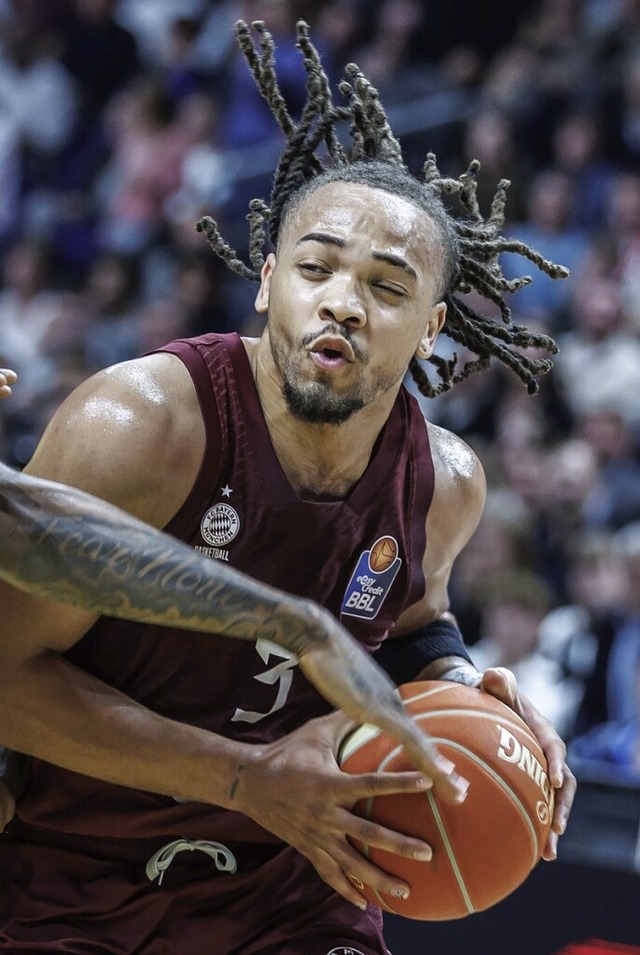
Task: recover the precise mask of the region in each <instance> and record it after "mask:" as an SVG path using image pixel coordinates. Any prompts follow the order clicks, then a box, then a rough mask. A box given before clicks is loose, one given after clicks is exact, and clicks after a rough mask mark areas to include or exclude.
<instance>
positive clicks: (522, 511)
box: [450, 482, 533, 645]
mask: <svg viewBox="0 0 640 955" xmlns="http://www.w3.org/2000/svg"><path fill="white" fill-rule="evenodd" d="M491 484H493V482H491ZM530 543H531V524H530V515H529V513H528V511H527V508H526V506H525V504H524V502H523V501H522V499H521V498H520V497H519V496H518V495H517V494H515V493H513V492H512V491H510V490H496V489H495V487H492V489H491V490H490V491H489V493H488V495H487V501H486V504H485V509H484V512H483V514H482V518H481V519H480V523H479V525H478V527H477V528H476V531H475V533H474V535H473V537H472V538H471V540H470V541H469V543H468V544H467V545H466V547H465V548H464V550H463V551H462V553H461V554H460V556H459V558H458V561H457V564H456V566H455V567H454V570H453V574H452V578H451V583H450V592H451V606H452V609H453V612H454V613H455V615H456V619H457V620H458V621H459V623H460V626H461V627H464V631H465V639H466V641H467V643H469V644H470V645H475V644H476V643H477V641H478V640H479V639H480V636H481V612H482V608H481V605H480V602H479V597H480V594H479V591H478V589H477V581H478V580H484V578H485V576H489V577H491V576H493V575H497V574H500V573H502V572H503V571H506V570H508V569H510V568H528V569H530V567H531V561H532V558H533V555H532V553H531V550H530Z"/></svg>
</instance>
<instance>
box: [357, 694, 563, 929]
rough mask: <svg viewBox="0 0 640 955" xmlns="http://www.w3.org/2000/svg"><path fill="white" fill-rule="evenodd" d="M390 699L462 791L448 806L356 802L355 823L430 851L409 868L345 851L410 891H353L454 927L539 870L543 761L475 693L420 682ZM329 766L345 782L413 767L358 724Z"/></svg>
mask: <svg viewBox="0 0 640 955" xmlns="http://www.w3.org/2000/svg"><path fill="white" fill-rule="evenodd" d="M399 692H400V695H401V697H402V700H403V702H404V705H405V708H406V709H407V710H408V711H409V713H411V714H412V716H413V719H414V720H415V721H416V722H417V723H418V724H419V726H420V727H421V728H422V729H424V731H425V733H428V734H429V735H430V736H431V737H432V738H433V740H434V742H435V743H436V745H437V747H438V750H439V752H440V753H441V754H442V755H443V756H446V757H447V758H448V759H450V760H451V761H452V762H453V763H455V765H456V770H457V771H458V772H459V773H460V775H461V776H464V778H465V779H467V780H469V784H470V785H469V790H468V792H467V798H466V799H465V801H464V802H463V803H462V804H460V805H456V806H452V805H449V804H447V803H445V802H443V801H442V800H439V799H438V798H437V797H436V796H435V795H434V793H433V792H432V791H431V790H427V791H426V792H425V793H416V794H398V795H392V796H377V797H374V798H372V799H368V800H361V801H360V802H359V803H357V804H356V806H355V807H354V812H355V813H356V814H357V815H360V816H363V817H365V818H367V819H371V820H374V821H375V822H378V823H380V824H381V825H384V826H387V827H388V828H390V829H394V830H395V831H397V832H403V833H405V834H407V835H411V836H415V837H417V838H419V839H423V840H424V841H425V842H427V843H428V845H430V846H431V848H432V850H433V858H432V859H431V861H430V862H418V861H415V860H412V859H408V858H404V857H401V856H398V855H395V854H393V853H389V852H386V851H384V850H382V849H378V848H376V847H375V846H366V845H362V844H361V843H355V842H354V844H355V845H356V846H357V848H358V849H359V850H360V851H361V852H363V854H364V855H366V856H367V857H368V858H369V859H370V860H371V861H372V862H373V863H374V864H375V865H377V866H379V867H380V868H381V869H384V870H386V871H387V872H390V873H392V874H393V875H396V876H398V877H399V878H402V879H405V880H406V882H407V883H408V885H409V886H410V887H411V894H410V895H409V898H408V899H406V900H405V901H402V900H400V899H396V898H395V896H390V895H384V896H383V895H380V894H379V893H378V892H376V891H375V890H374V889H372V888H371V887H370V886H367V885H365V886H364V888H363V889H362V891H363V893H364V895H365V896H366V897H367V898H368V899H369V901H370V902H373V903H374V904H376V905H378V906H379V907H380V908H382V909H385V910H386V911H387V912H394V913H396V914H397V915H403V916H405V917H406V918H412V919H424V920H431V921H440V920H446V919H459V918H463V917H465V916H467V915H471V914H472V913H474V912H481V911H483V910H484V909H488V908H490V907H491V906H492V905H495V904H496V903H497V902H500V901H501V900H502V899H504V898H506V896H508V895H510V894H511V893H512V892H513V891H514V890H515V889H516V888H517V887H518V886H519V885H521V884H522V882H524V880H525V879H526V878H527V876H528V875H529V874H530V873H531V871H532V870H533V868H534V867H535V866H536V865H537V863H538V862H539V860H540V858H541V855H542V851H543V849H544V846H545V843H546V840H547V836H548V834H549V830H550V827H551V817H552V814H553V789H552V787H551V786H550V784H549V779H548V775H547V764H546V760H545V757H544V754H543V752H542V750H541V748H540V745H539V743H538V741H537V740H536V738H535V736H534V735H533V734H532V732H531V730H530V729H529V727H528V726H527V724H526V723H525V722H524V720H522V719H520V717H519V716H518V715H517V714H516V713H514V711H513V710H511V709H510V708H509V707H508V706H506V705H505V704H504V703H501V702H500V701H499V700H497V699H495V697H492V696H491V695H490V694H488V693H485V692H483V691H482V690H479V689H476V688H475V687H468V686H462V685H461V684H458V683H448V682H446V681H424V682H414V683H406V684H404V685H403V686H401V687H400V688H399ZM338 762H339V764H340V766H341V768H342V769H343V771H345V772H348V773H368V772H390V771H401V770H409V769H413V768H414V767H413V766H412V765H411V764H410V763H409V761H408V760H407V758H406V757H405V755H404V752H403V750H402V747H401V746H400V745H399V744H398V743H397V742H396V741H395V740H394V739H393V738H392V737H391V736H390V735H389V734H387V733H384V732H382V731H381V730H379V729H378V728H377V727H375V726H371V725H367V724H365V725H363V726H360V727H358V728H356V729H355V730H353V731H352V732H351V733H349V734H348V735H347V736H346V737H345V739H344V740H343V741H342V745H341V747H340V752H339V754H338ZM359 887H360V886H359Z"/></svg>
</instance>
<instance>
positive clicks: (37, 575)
mask: <svg viewBox="0 0 640 955" xmlns="http://www.w3.org/2000/svg"><path fill="white" fill-rule="evenodd" d="M16 380H17V376H16V374H15V372H13V371H11V370H9V369H6V368H1V369H0V399H2V398H7V397H9V396H10V395H11V385H13V384H15V382H16ZM0 541H2V546H1V548H0V578H2V579H3V580H6V581H8V582H9V583H11V584H13V585H14V586H15V587H19V588H20V589H21V590H26V591H27V592H29V593H32V594H36V595H38V596H46V597H52V598H54V599H56V600H62V601H65V602H70V603H73V604H77V605H79V606H82V607H85V608H87V609H90V610H93V611H95V612H99V613H102V614H109V615H110V616H114V617H119V618H120V617H121V618H124V619H127V620H136V621H139V622H143V623H153V624H159V625H171V626H172V627H184V628H185V629H189V630H195V631H205V632H210V633H218V634H221V633H225V634H226V635H227V636H229V637H236V638H239V639H244V640H254V641H255V640H256V639H257V638H258V636H260V637H262V638H263V639H265V640H266V639H270V640H272V641H273V642H274V643H275V644H278V646H280V647H283V648H284V649H285V650H287V651H289V652H290V653H292V654H294V655H295V657H296V658H297V660H298V663H299V665H300V668H301V670H302V672H303V673H304V674H305V675H306V676H307V678H308V679H309V680H311V682H312V683H313V684H314V686H315V687H316V688H317V689H318V690H319V691H320V692H321V693H322V694H323V695H324V696H325V698H326V699H328V700H329V701H330V702H332V703H333V704H334V705H336V706H341V707H343V709H344V710H345V712H346V713H347V714H348V715H350V716H351V717H352V718H353V719H354V720H356V721H357V722H370V723H374V724H376V725H378V726H383V727H385V728H386V729H388V730H389V732H391V733H393V734H394V735H396V737H397V738H398V740H399V741H401V742H402V743H403V745H404V746H405V748H406V749H407V751H409V752H410V751H412V750H413V753H414V759H415V762H416V763H417V764H418V765H419V764H421V763H422V764H423V765H424V766H425V767H426V768H427V769H429V770H430V769H431V762H430V760H432V758H433V749H432V747H431V744H430V743H429V741H428V739H427V738H426V737H425V736H424V734H423V733H421V732H419V731H418V730H417V729H416V725H415V723H414V722H413V720H411V719H410V718H409V717H408V716H407V714H406V712H405V710H404V709H403V707H402V706H401V705H400V702H399V699H398V696H397V694H396V692H395V688H394V684H393V683H391V681H390V680H389V678H388V677H387V676H386V675H385V674H384V672H383V671H382V670H381V669H380V668H379V667H378V666H377V664H376V663H374V662H373V657H372V656H370V655H368V654H367V653H365V652H364V651H363V649H362V647H361V646H360V645H359V644H358V643H357V642H356V641H354V639H353V638H352V637H351V635H350V634H349V632H348V631H347V630H345V629H344V628H343V627H342V626H341V625H340V624H339V623H338V621H337V620H336V618H335V617H334V616H332V614H330V613H329V612H328V611H326V610H324V609H322V608H321V607H318V606H316V605H314V604H313V603H312V602H311V601H309V600H301V599H299V598H295V597H293V596H291V595H290V594H287V593H284V592H280V591H276V590H273V589H272V588H270V587H265V586H264V585H262V584H260V583H259V582H258V581H256V580H254V579H252V578H242V577H241V575H240V574H239V573H238V572H237V571H235V570H234V569H233V568H232V567H227V566H226V565H225V564H224V563H221V562H218V561H212V560H210V559H209V558H208V557H205V556H203V555H201V554H198V553H194V551H193V550H192V549H191V548H189V547H187V546H186V545H184V544H181V543H180V542H179V541H177V540H176V539H175V538H173V537H170V536H169V535H167V534H163V533H162V532H161V531H158V530H155V529H154V528H153V527H150V526H149V525H148V524H144V523H142V522H141V521H138V520H136V519H135V518H134V517H132V516H131V515H129V514H126V513H125V512H124V511H121V510H120V509H119V508H116V507H113V506H111V505H109V504H107V503H106V502H104V501H100V500H98V499H97V498H95V497H93V496H91V495H89V494H85V493H84V492H82V491H79V490H77V489H76V488H71V487H67V486H63V485H58V484H55V483H53V482H51V481H43V480H41V479H40V478H34V477H30V476H28V475H25V474H21V473H20V472H17V471H14V470H12V469H10V468H8V467H6V466H5V465H3V464H1V463H0ZM150 567H153V568H154V571H153V576H154V577H157V576H158V572H159V571H160V574H161V577H162V583H163V585H162V587H157V586H152V585H149V584H148V583H147V578H148V576H149V568H150ZM239 597H240V598H241V601H242V603H241V604H237V606H236V608H235V611H234V612H233V613H230V610H231V607H230V601H233V600H236V601H238V598H239ZM343 704H344V705H343ZM0 767H1V770H0V831H1V830H2V829H3V828H4V826H5V825H6V823H7V822H8V821H9V819H10V818H11V816H12V815H13V798H14V796H15V795H16V794H17V792H18V791H19V789H20V788H21V786H22V783H23V779H22V774H21V772H20V770H21V768H22V758H21V757H20V754H17V753H13V754H12V753H10V752H8V751H7V750H4V749H3V748H2V747H0ZM8 783H10V784H11V785H8Z"/></svg>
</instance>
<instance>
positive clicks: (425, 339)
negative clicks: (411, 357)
mask: <svg viewBox="0 0 640 955" xmlns="http://www.w3.org/2000/svg"><path fill="white" fill-rule="evenodd" d="M446 317H447V306H446V304H445V303H444V302H438V303H437V305H432V306H431V308H430V309H429V317H428V319H427V324H426V326H425V330H424V335H423V336H422V338H421V339H420V344H419V345H418V347H417V348H416V358H422V359H423V360H424V359H427V358H430V357H431V355H432V354H433V349H434V347H435V344H436V338H437V337H438V334H439V333H440V330H441V329H442V326H443V325H444V320H445V318H446Z"/></svg>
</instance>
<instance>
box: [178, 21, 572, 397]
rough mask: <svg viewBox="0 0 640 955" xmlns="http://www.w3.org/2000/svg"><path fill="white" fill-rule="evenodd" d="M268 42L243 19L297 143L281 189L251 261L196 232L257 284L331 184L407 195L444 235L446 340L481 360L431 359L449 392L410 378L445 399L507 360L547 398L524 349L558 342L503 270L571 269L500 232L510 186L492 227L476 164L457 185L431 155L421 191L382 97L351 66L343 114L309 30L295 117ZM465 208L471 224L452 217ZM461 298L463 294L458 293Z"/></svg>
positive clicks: (268, 208)
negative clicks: (507, 262) (310, 198)
mask: <svg viewBox="0 0 640 955" xmlns="http://www.w3.org/2000/svg"><path fill="white" fill-rule="evenodd" d="M252 27H253V30H254V31H255V35H256V36H257V46H256V43H255V42H254V38H253V35H252V31H251V28H250V27H249V26H248V24H246V23H245V22H244V21H242V20H239V21H238V23H237V24H236V32H237V38H238V43H239V46H240V49H241V51H242V53H243V54H244V57H245V59H246V61H247V64H248V66H249V69H250V70H251V73H252V74H253V77H254V79H255V81H256V84H257V87H258V90H259V91H260V93H261V95H262V96H263V97H264V99H265V100H266V102H267V103H268V105H269V107H270V109H271V111H272V113H273V115H274V117H275V119H276V121H277V122H278V125H279V126H280V128H281V130H282V132H283V134H284V136H285V138H286V145H285V148H284V150H283V152H282V155H281V157H280V161H279V163H278V166H277V169H276V171H275V175H274V179H273V187H272V190H271V197H270V201H269V204H268V205H267V204H266V203H265V202H264V201H263V200H261V199H254V200H252V202H251V203H250V211H249V214H248V216H247V219H248V220H249V232H250V235H249V262H250V264H247V263H246V262H244V261H243V260H242V259H241V258H240V257H239V255H238V253H237V252H236V250H235V249H233V248H231V246H230V245H229V244H228V243H227V242H226V241H225V239H224V238H223V237H222V235H221V234H220V232H219V230H218V227H217V225H216V223H215V221H214V220H213V219H211V218H210V217H209V216H205V217H204V218H203V219H201V220H200V221H199V222H198V223H197V226H196V228H197V229H198V231H200V232H204V233H205V234H206V237H207V240H208V241H209V244H210V246H211V248H212V249H213V251H214V252H215V253H216V255H218V256H220V258H222V259H223V261H224V262H225V263H226V265H227V266H228V267H229V268H230V269H231V270H232V271H233V272H235V273H236V274H238V275H240V276H242V277H243V278H246V279H250V280H253V281H259V280H260V271H261V268H262V266H263V265H264V250H265V246H266V238H267V233H268V236H269V239H270V241H271V243H272V244H273V246H274V247H276V248H277V244H278V238H279V236H280V234H281V231H282V226H283V224H284V223H285V222H286V220H287V216H288V215H289V214H290V213H291V211H292V210H293V209H295V208H296V207H297V206H298V205H299V203H300V202H302V201H303V200H304V198H305V197H306V196H307V195H309V193H310V192H312V191H314V190H315V189H317V188H319V187H320V186H321V185H324V184H325V183H329V182H358V183H362V184H364V185H370V186H372V187H373V188H380V189H383V190H385V191H387V192H391V193H394V194H397V195H399V196H402V197H403V198H405V199H407V200H408V201H409V202H414V203H415V204H416V205H417V206H418V207H419V208H422V209H424V210H425V211H426V212H427V213H428V215H429V217H430V218H431V220H432V221H433V223H434V226H435V228H436V230H437V231H438V233H439V235H438V239H439V240H442V241H441V242H440V241H439V242H438V246H442V249H440V248H439V250H438V253H437V254H438V256H439V258H440V260H441V261H440V262H439V265H440V266H441V271H442V276H443V278H442V288H441V289H440V291H439V295H440V297H441V298H442V299H443V300H444V301H445V302H446V304H447V317H446V321H445V324H444V327H443V332H444V334H446V335H447V336H448V337H449V338H451V339H452V341H454V342H456V343H457V344H459V345H460V346H462V347H463V348H464V349H466V350H467V351H468V352H470V353H471V354H472V355H474V356H475V357H474V358H470V359H468V360H467V361H466V362H465V363H464V365H463V367H462V368H461V369H459V370H456V368H457V357H456V356H455V355H454V356H453V357H452V358H451V359H444V358H442V357H441V356H439V355H435V354H434V355H432V356H431V357H430V358H429V359H428V361H429V363H430V364H431V365H432V366H434V367H435V369H436V373H437V376H438V379H439V381H438V383H437V384H433V383H432V382H431V381H430V379H429V376H428V375H427V373H426V370H425V368H424V364H423V363H422V362H421V361H419V360H418V359H417V358H415V357H414V358H413V359H412V361H411V364H410V366H409V370H410V372H411V374H412V376H413V378H414V380H415V382H416V384H417V387H418V388H419V390H420V392H421V393H422V394H423V395H425V396H427V397H435V396H436V395H439V394H441V393H442V392H444V391H448V390H449V389H450V388H451V387H452V386H453V385H454V384H456V383H457V382H459V381H462V380H463V379H465V378H467V377H468V376H469V375H471V374H473V373H474V372H476V371H481V370H483V369H486V368H487V367H488V366H489V363H490V361H491V359H492V358H497V359H498V360H499V361H500V362H502V363H503V364H504V365H505V366H506V367H507V368H510V369H511V370H512V371H513V372H515V374H516V375H517V376H518V377H519V378H520V379H521V380H522V381H523V382H524V384H525V385H526V386H527V389H528V391H529V393H530V394H534V393H535V392H536V391H537V390H538V381H537V378H538V377H539V376H540V375H542V374H544V373H546V372H547V371H549V370H550V368H551V366H552V363H551V360H550V359H549V358H546V357H539V356H537V357H531V356H529V355H526V354H523V351H522V350H525V351H526V350H527V349H537V350H538V351H543V352H547V354H555V353H556V352H557V350H558V349H557V346H556V344H555V342H554V341H553V339H551V338H549V337H548V336H547V335H543V334H533V333H531V332H530V331H528V330H527V329H526V328H525V327H523V326H519V325H513V324H512V322H511V310H510V308H509V306H508V305H507V302H506V301H505V298H504V296H505V293H513V292H517V291H518V290H519V289H521V288H522V287H523V286H525V285H527V284H528V283H529V282H530V281H531V277H530V276H528V275H524V276H522V277H521V278H517V279H513V280H511V281H509V280H507V279H506V278H505V276H504V275H503V273H502V269H501V267H500V264H499V256H500V255H501V254H502V253H504V252H515V253H518V254H519V255H521V256H523V257H524V258H526V259H528V260H529V261H530V262H531V263H532V264H533V265H535V266H536V268H537V269H539V271H541V272H543V273H545V274H546V275H548V276H550V277H551V278H554V279H555V278H566V276H567V275H568V274H569V273H568V271H567V269H565V268H564V267H563V266H561V265H556V264H555V263H553V262H549V261H548V260H547V259H545V258H544V257H543V256H542V255H540V254H539V253H538V252H536V251H534V250H533V249H530V248H529V246H527V245H526V244H525V243H523V242H520V241H518V240H517V239H512V238H507V237H505V236H503V235H502V234H501V229H502V227H503V225H504V220H505V204H506V199H507V189H508V187H509V182H508V181H507V180H502V181H501V182H499V183H498V186H497V190H496V194H495V196H494V199H493V202H492V204H491V209H490V211H489V216H488V218H486V219H485V218H483V216H482V213H481V211H480V208H479V206H478V201H477V195H476V193H477V175H478V172H479V170H480V163H479V162H477V160H474V161H472V162H471V163H470V165H469V168H468V169H467V170H466V172H464V173H463V174H462V175H460V176H459V178H457V179H452V178H448V177H444V176H442V174H441V173H440V170H439V169H438V166H437V162H436V157H435V156H434V155H433V153H428V154H427V156H426V159H425V163H424V167H423V181H420V180H419V179H418V178H417V177H416V176H414V175H413V174H412V173H411V172H410V171H409V169H408V168H407V167H406V165H405V163H404V161H403V157H402V150H401V146H400V143H399V142H398V140H397V139H396V138H395V136H394V135H393V132H392V130H391V127H390V125H389V121H388V119H387V116H386V113H385V111H384V109H383V107H382V104H381V103H380V99H379V96H378V92H377V90H376V89H375V88H374V87H373V86H372V84H371V83H370V82H369V81H368V80H367V79H366V77H365V76H363V74H362V73H361V71H360V70H359V69H358V67H357V66H356V65H355V64H349V65H348V66H347V67H346V70H345V73H346V75H345V78H344V79H343V80H342V82H341V83H340V84H339V91H340V93H341V95H342V96H343V97H344V99H345V101H346V105H335V104H334V102H333V99H332V94H331V88H330V84H329V80H328V78H327V75H326V73H325V71H324V69H323V67H322V63H321V60H320V56H319V54H318V51H317V50H316V48H315V47H314V45H313V44H312V42H311V40H310V38H309V28H308V26H307V24H306V23H304V22H303V21H300V22H299V23H298V24H297V46H298V49H299V50H300V51H301V53H302V58H303V63H304V68H305V71H306V77H307V78H306V91H307V100H306V103H305V106H304V108H303V110H302V114H301V116H300V118H299V120H298V121H297V122H296V121H294V119H293V118H292V117H291V115H290V113H289V111H288V110H287V107H286V104H285V101H284V97H283V95H282V93H281V91H280V88H279V85H278V79H277V75H276V69H275V44H274V41H273V37H272V36H271V34H270V33H269V32H268V31H267V29H266V27H265V24H264V23H262V22H261V21H257V22H255V23H253V24H252ZM345 122H346V123H348V124H349V139H350V146H349V149H348V150H346V149H345V148H344V147H343V145H342V143H341V142H340V139H339V136H338V127H339V124H343V123H345ZM452 200H454V201H457V203H458V206H459V207H460V212H461V214H459V215H456V214H454V213H453V212H452V211H449V205H450V203H451V201H452ZM471 292H475V293H478V294H479V295H480V296H481V297H482V298H484V299H486V300H487V301H489V302H491V303H492V304H493V305H494V306H496V307H497V308H498V310H499V312H500V320H495V319H493V318H489V317H487V316H485V315H482V314H480V313H479V312H477V311H475V309H474V308H472V307H471V306H470V305H469V304H468V302H466V301H465V300H464V299H463V298H460V296H464V295H467V294H469V293H471ZM455 293H458V294H455Z"/></svg>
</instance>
